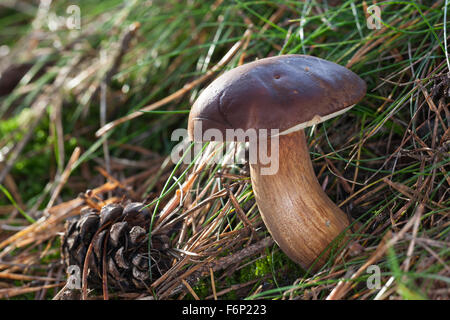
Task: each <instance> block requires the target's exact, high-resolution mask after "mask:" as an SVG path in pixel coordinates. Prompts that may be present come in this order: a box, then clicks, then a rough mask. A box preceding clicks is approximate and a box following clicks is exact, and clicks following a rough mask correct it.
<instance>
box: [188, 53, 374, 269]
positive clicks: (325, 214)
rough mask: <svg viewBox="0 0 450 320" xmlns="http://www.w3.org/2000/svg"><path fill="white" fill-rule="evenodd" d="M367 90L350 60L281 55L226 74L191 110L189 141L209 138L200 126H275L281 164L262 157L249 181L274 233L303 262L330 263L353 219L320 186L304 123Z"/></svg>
mask: <svg viewBox="0 0 450 320" xmlns="http://www.w3.org/2000/svg"><path fill="white" fill-rule="evenodd" d="M365 92H366V84H365V82H364V81H363V80H362V79H361V78H360V77H358V76H357V75H356V74H354V73H353V72H352V71H350V70H348V69H347V68H345V67H342V66H340V65H338V64H335V63H333V62H330V61H326V60H323V59H320V58H317V57H312V56H306V55H282V56H277V57H270V58H265V59H261V60H257V61H255V62H251V63H248V64H244V65H242V66H239V67H237V68H235V69H232V70H230V71H228V72H226V73H224V74H223V75H221V76H220V77H218V78H217V79H216V80H214V81H213V82H212V83H211V84H210V85H209V86H208V87H207V88H206V89H205V90H203V92H202V93H201V94H200V96H199V97H198V99H197V100H196V102H195V103H194V105H193V107H192V109H191V112H190V115H189V123H188V132H189V137H190V139H191V140H196V141H203V140H204V138H203V135H200V137H199V135H198V134H197V132H196V130H197V128H198V127H201V130H202V132H205V131H206V130H208V129H214V130H216V131H217V130H218V131H219V132H221V133H223V136H224V137H226V131H227V130H231V129H242V130H245V131H247V130H249V129H254V130H257V131H258V130H262V129H265V130H272V129H273V130H278V132H279V134H278V135H273V136H271V137H270V139H268V140H269V143H270V141H272V139H273V138H274V137H276V138H278V152H279V154H278V159H279V164H278V170H277V171H276V173H274V174H261V169H262V168H263V167H264V166H265V164H263V163H261V161H259V160H258V161H255V162H254V163H250V176H251V181H252V187H253V191H254V195H255V198H256V202H257V205H258V208H259V211H260V213H261V215H262V218H263V221H264V223H265V225H266V226H267V228H268V230H269V232H270V234H271V235H272V237H273V238H274V240H275V241H276V243H277V244H278V245H279V247H280V248H281V249H282V250H283V251H284V252H285V253H286V254H287V255H288V256H289V257H290V258H291V259H292V260H294V261H295V262H297V263H298V264H300V265H301V266H302V267H303V268H305V269H307V268H309V267H311V266H312V265H313V263H314V261H316V263H315V264H314V266H313V269H317V268H319V267H320V266H321V265H323V263H325V262H326V258H327V253H326V250H325V249H326V248H327V247H328V246H329V245H330V243H331V242H332V241H333V239H335V238H336V237H337V236H338V235H339V234H340V233H342V232H343V230H344V229H345V228H347V227H348V226H349V220H348V218H347V215H346V214H345V213H344V212H342V211H341V209H339V208H338V207H337V206H336V205H335V204H334V203H333V201H331V200H330V198H328V196H327V195H326V194H325V193H324V191H323V190H322V188H321V186H320V185H319V183H318V181H317V178H316V176H315V173H314V170H313V167H312V164H311V159H310V157H309V151H308V146H307V142H306V139H305V134H304V132H303V129H304V128H306V127H308V126H311V125H314V124H318V123H321V122H323V121H325V120H327V119H330V118H333V117H335V116H338V115H340V114H342V113H344V112H346V111H348V110H349V109H350V108H351V107H353V105H354V104H355V103H357V102H358V101H359V100H360V99H362V97H363V96H364V95H365ZM224 140H226V138H225V139H224ZM258 143H259V142H258ZM319 256H320V257H319ZM317 258H319V259H317Z"/></svg>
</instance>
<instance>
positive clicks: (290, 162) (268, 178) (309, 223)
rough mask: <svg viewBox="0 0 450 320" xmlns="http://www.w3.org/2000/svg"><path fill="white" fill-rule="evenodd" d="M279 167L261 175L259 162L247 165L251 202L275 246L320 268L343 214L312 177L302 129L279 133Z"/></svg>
mask: <svg viewBox="0 0 450 320" xmlns="http://www.w3.org/2000/svg"><path fill="white" fill-rule="evenodd" d="M278 159H279V168H278V171H277V173H275V174H273V175H261V174H260V172H261V168H263V167H264V165H262V164H260V163H257V164H251V165H250V175H251V180H252V185H253V191H254V194H255V198H256V202H257V204H258V208H259V211H260V213H261V216H262V218H263V221H264V223H265V225H266V227H267V228H268V230H269V232H270V233H271V235H272V237H273V238H274V240H275V241H276V243H277V244H278V245H279V247H280V248H281V249H282V250H283V251H284V252H285V253H286V254H287V255H288V256H289V258H291V259H292V260H294V261H295V262H297V263H298V264H299V265H301V266H302V267H303V268H305V269H308V268H309V267H311V266H312V265H313V263H314V261H315V260H316V259H317V258H318V257H319V256H320V255H321V254H322V253H323V254H322V256H321V257H320V258H319V259H318V261H317V262H316V263H314V265H313V268H312V269H313V270H317V269H318V268H320V267H321V266H322V265H323V264H324V263H325V262H326V261H327V256H328V254H329V251H330V250H327V252H323V251H324V250H325V249H326V248H327V246H329V245H330V243H331V242H332V241H333V239H335V238H336V237H337V236H338V235H339V234H340V233H341V232H342V231H343V230H344V229H345V228H347V227H348V225H349V221H348V219H347V215H346V214H345V213H344V212H343V211H342V210H341V209H339V208H338V207H337V206H336V205H335V204H334V203H333V201H331V200H330V198H328V196H327V195H326V194H325V192H324V191H323V190H322V188H321V186H320V185H319V182H318V181H317V178H316V175H315V173H314V169H313V167H312V164H311V159H310V157H309V151H308V146H307V142H306V139H305V134H304V132H303V130H299V131H296V132H293V133H290V134H287V135H280V136H279V158H278Z"/></svg>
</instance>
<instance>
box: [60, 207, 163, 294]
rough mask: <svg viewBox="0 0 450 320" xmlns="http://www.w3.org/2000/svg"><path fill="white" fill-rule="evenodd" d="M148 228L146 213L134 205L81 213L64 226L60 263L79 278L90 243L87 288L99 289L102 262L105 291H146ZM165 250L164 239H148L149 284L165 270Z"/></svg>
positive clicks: (154, 237) (147, 212) (148, 221)
mask: <svg viewBox="0 0 450 320" xmlns="http://www.w3.org/2000/svg"><path fill="white" fill-rule="evenodd" d="M149 225H150V212H149V211H148V209H146V208H144V204H142V203H138V202H133V203H129V204H128V205H126V206H122V205H120V204H108V205H105V206H103V207H102V208H101V210H100V212H98V211H97V210H95V209H91V208H89V209H87V210H83V212H82V215H81V216H80V217H79V218H78V219H76V220H72V221H68V222H67V223H66V230H65V234H64V235H63V238H62V247H61V248H62V256H63V260H64V263H65V264H66V266H67V267H68V266H72V265H77V266H78V267H79V268H80V270H81V274H82V272H83V265H84V261H85V259H86V253H87V252H88V248H89V246H90V245H91V243H92V253H91V254H90V256H89V262H88V268H89V269H88V276H87V282H88V287H89V288H100V287H101V284H102V274H103V261H105V262H106V270H107V275H108V277H107V284H108V288H112V289H118V290H121V291H136V290H140V289H146V288H147V287H148V286H149V284H150V273H149V257H148V227H149ZM105 245H106V251H105ZM168 247H169V238H168V237H167V236H165V235H158V236H152V239H151V249H152V250H151V274H152V280H155V279H157V278H158V277H159V276H160V275H161V274H163V273H164V272H165V271H166V270H168V268H169V262H170V260H169V258H168V256H167V255H166V254H165V251H166V250H167V249H168Z"/></svg>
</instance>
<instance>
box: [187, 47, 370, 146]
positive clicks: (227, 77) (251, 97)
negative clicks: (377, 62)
mask: <svg viewBox="0 0 450 320" xmlns="http://www.w3.org/2000/svg"><path fill="white" fill-rule="evenodd" d="M365 92H366V84H365V82H364V80H362V79H361V78H360V77H358V76H357V75H356V74H355V73H353V72H352V71H350V70H348V69H347V68H345V67H342V66H340V65H338V64H336V63H333V62H330V61H327V60H323V59H320V58H317V57H313V56H307V55H282V56H276V57H270V58H265V59H261V60H257V61H254V62H251V63H247V64H245V65H242V66H239V67H237V68H235V69H232V70H230V71H228V72H226V73H224V74H223V75H222V76H220V77H219V78H217V79H216V80H214V81H213V82H212V83H211V84H210V85H209V86H208V87H207V88H206V89H205V90H203V92H202V93H201V94H200V96H199V97H198V99H197V101H196V102H195V103H194V105H193V107H192V109H191V112H190V114H189V123H188V131H189V137H190V139H191V140H193V138H194V123H198V121H199V122H201V124H202V131H204V130H207V129H218V130H220V131H221V132H222V134H223V135H224V137H225V130H226V129H243V130H247V129H250V128H253V129H256V130H259V129H268V130H270V129H278V130H279V132H280V133H283V132H284V133H287V132H290V131H296V130H298V129H301V128H303V127H307V126H309V125H313V124H316V123H320V122H322V121H324V120H327V119H329V118H331V117H333V116H335V115H338V114H340V113H342V112H345V111H346V110H347V109H348V108H349V107H351V106H353V105H354V104H355V103H357V102H358V101H359V100H360V99H362V97H363V96H364V95H365ZM289 129H290V130H289ZM287 130H288V131H287Z"/></svg>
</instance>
